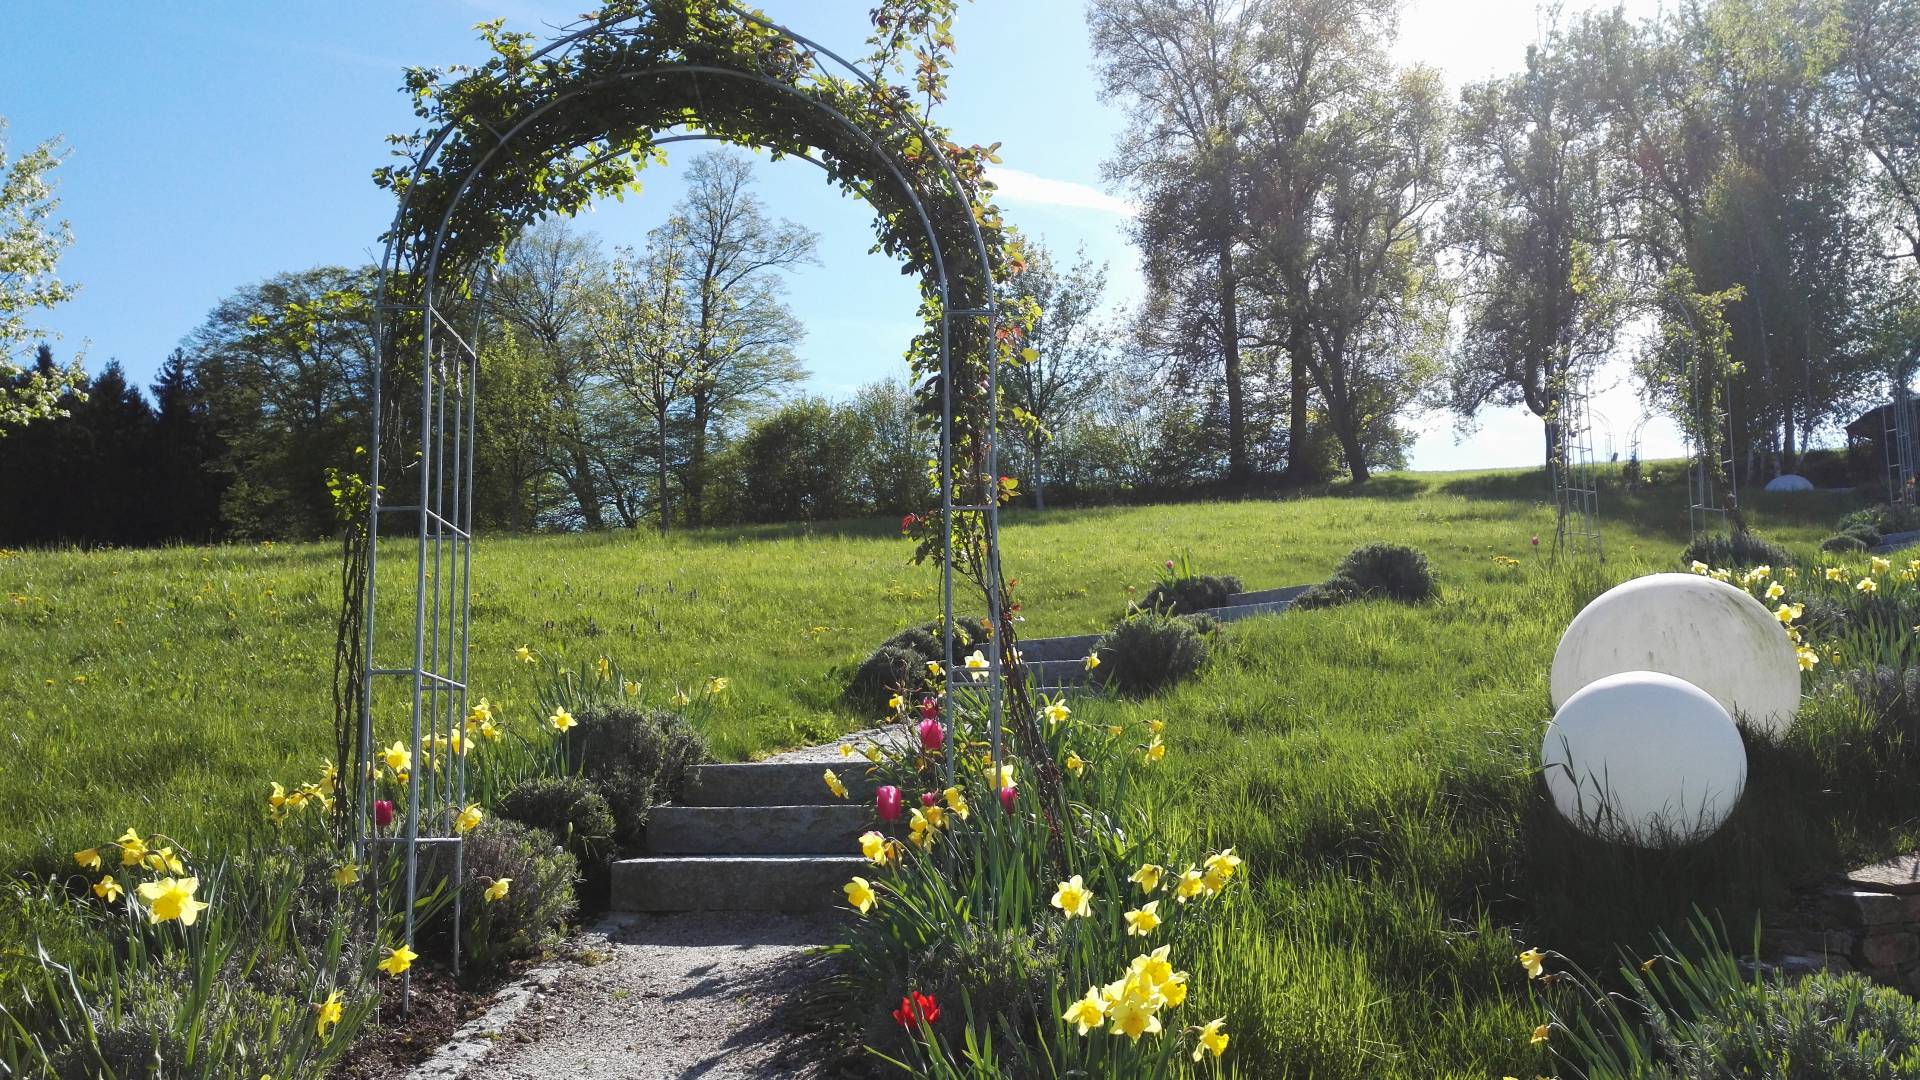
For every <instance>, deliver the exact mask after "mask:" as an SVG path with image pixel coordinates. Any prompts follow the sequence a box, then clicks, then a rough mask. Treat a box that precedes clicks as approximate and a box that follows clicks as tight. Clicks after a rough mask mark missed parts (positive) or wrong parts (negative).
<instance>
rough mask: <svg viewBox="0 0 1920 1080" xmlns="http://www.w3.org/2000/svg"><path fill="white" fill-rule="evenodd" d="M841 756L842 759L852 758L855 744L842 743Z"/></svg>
mask: <svg viewBox="0 0 1920 1080" xmlns="http://www.w3.org/2000/svg"><path fill="white" fill-rule="evenodd" d="M840 756H841V757H842V758H850V757H852V756H853V744H852V743H844V742H843V743H841V744H840Z"/></svg>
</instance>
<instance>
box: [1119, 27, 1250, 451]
mask: <svg viewBox="0 0 1920 1080" xmlns="http://www.w3.org/2000/svg"><path fill="white" fill-rule="evenodd" d="M1248 19H1249V15H1248V10H1247V9H1246V8H1245V7H1242V6H1241V5H1236V4H1233V3H1231V2H1229V0H1093V2H1092V3H1090V4H1089V5H1088V8H1087V28H1088V33H1089V38H1090V39H1091V42H1092V45H1093V50H1094V53H1095V55H1096V57H1097V58H1098V59H1097V63H1098V64H1099V69H1100V77H1101V88H1102V91H1103V94H1104V96H1106V97H1108V98H1111V99H1117V100H1119V101H1123V102H1125V103H1126V105H1127V111H1128V126H1127V130H1126V132H1125V133H1124V134H1123V135H1122V136H1121V140H1120V144H1119V145H1118V146H1117V147H1116V148H1115V150H1114V155H1113V157H1112V158H1110V159H1109V160H1108V161H1107V163H1106V166H1105V171H1106V174H1107V175H1108V177H1109V178H1111V179H1113V180H1115V181H1117V182H1119V183H1122V184H1125V185H1126V186H1128V187H1130V188H1131V189H1133V190H1134V192H1135V193H1136V194H1137V195H1138V196H1139V197H1140V201H1141V203H1142V205H1143V211H1142V213H1141V215H1140V216H1139V218H1137V219H1136V221H1135V223H1134V236H1135V243H1136V244H1137V245H1138V246H1139V247H1140V249H1141V252H1142V256H1143V260H1142V261H1143V263H1144V264H1145V266H1144V269H1145V270H1146V276H1147V283H1148V288H1149V290H1150V291H1151V292H1152V293H1153V294H1156V295H1159V296H1162V297H1166V298H1169V300H1168V302H1165V303H1162V304H1161V305H1160V306H1159V308H1158V309H1157V310H1161V311H1165V312H1167V313H1169V314H1175V315H1178V314H1180V313H1184V312H1186V311H1190V310H1194V309H1204V310H1206V311H1207V312H1208V313H1209V315H1210V316H1211V317H1210V318H1209V319H1208V320H1207V322H1208V323H1209V324H1210V325H1208V326H1207V329H1208V331H1209V333H1208V335H1207V336H1206V337H1205V338H1204V339H1190V344H1189V348H1188V349H1186V350H1183V351H1182V353H1180V354H1175V355H1177V356H1182V357H1183V358H1185V359H1189V360H1195V361H1200V362H1206V363H1210V364H1211V365H1213V366H1216V367H1217V369H1218V370H1219V371H1220V372H1221V376H1222V381H1223V383H1224V388H1225V397H1226V414H1227V415H1226V421H1227V424H1226V427H1227V476H1228V480H1229V482H1230V483H1232V484H1235V485H1244V484H1246V483H1247V482H1248V481H1249V480H1250V479H1251V478H1252V460H1251V459H1252V455H1251V450H1250V444H1251V440H1250V438H1249V432H1248V426H1247V402H1246V386H1245V378H1244V371H1243V365H1242V358H1241V346H1242V337H1243V327H1242V319H1241V311H1240V304H1241V293H1242V281H1241V270H1240V266H1239V260H1240V258H1241V256H1242V253H1243V250H1244V247H1245V244H1246V241H1247V235H1248V226H1247V223H1246V220H1245V217H1244V213H1243V208H1242V205H1241V204H1242V199H1241V177H1242V167H1243V163H1242V160H1241V159H1242V147H1241V145H1240V140H1241V138H1242V134H1243V129H1244V123H1245V117H1244V108H1245V105H1244V102H1245V96H1246V90H1247V88H1248V86H1249V83H1248V80H1247V78H1246V74H1247V71H1246V64H1247V52H1248V48H1249V30H1248V26H1247V21H1248Z"/></svg>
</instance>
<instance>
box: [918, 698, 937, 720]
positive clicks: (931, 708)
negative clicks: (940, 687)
mask: <svg viewBox="0 0 1920 1080" xmlns="http://www.w3.org/2000/svg"><path fill="white" fill-rule="evenodd" d="M920 715H921V716H923V717H925V718H927V719H928V720H931V719H933V718H934V717H936V716H939V715H940V699H939V698H936V697H934V696H933V695H932V694H928V695H927V696H926V697H923V698H921V699H920Z"/></svg>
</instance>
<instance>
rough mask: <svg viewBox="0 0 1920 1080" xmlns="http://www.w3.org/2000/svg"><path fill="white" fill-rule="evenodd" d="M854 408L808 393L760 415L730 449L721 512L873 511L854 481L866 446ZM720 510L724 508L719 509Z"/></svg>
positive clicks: (806, 515)
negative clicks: (808, 394)
mask: <svg viewBox="0 0 1920 1080" xmlns="http://www.w3.org/2000/svg"><path fill="white" fill-rule="evenodd" d="M861 434H862V433H861V429H860V425H859V423H858V422H857V420H856V418H855V416H854V414H853V412H852V411H851V410H850V409H847V408H846V407H844V406H836V405H834V404H833V403H831V402H829V401H827V400H825V399H824V398H818V397H801V398H797V399H795V400H793V401H788V402H786V403H784V404H782V405H781V406H780V407H779V408H778V409H775V410H773V411H772V412H770V413H768V414H766V415H765V416H761V417H758V418H756V419H754V420H753V421H751V422H750V423H749V424H748V425H747V430H746V433H745V434H744V435H742V436H741V437H740V438H739V439H738V440H737V441H736V442H735V443H734V444H733V445H731V446H729V447H728V448H727V450H726V452H725V454H724V460H723V463H722V467H721V468H719V469H718V470H717V472H718V474H719V475H720V476H722V477H726V478H730V480H731V482H730V483H727V484H725V485H724V487H725V488H727V489H730V490H729V491H728V492H727V494H728V496H729V497H728V498H727V500H726V503H728V504H730V505H721V506H716V507H714V508H711V510H710V512H712V513H713V516H715V517H718V518H730V519H731V520H734V521H743V522H753V523H759V522H774V521H828V520H832V519H835V518H847V517H853V516H855V515H857V514H860V513H862V512H865V511H867V510H870V509H871V508H872V507H871V504H868V503H865V502H864V501H863V500H862V499H861V498H860V492H859V489H858V488H857V487H856V486H855V485H853V484H850V483H849V482H848V480H849V478H850V477H851V476H853V475H854V473H855V471H856V469H857V467H858V465H859V462H860V457H861V455H862V452H863V451H864V450H865V449H866V447H865V446H863V445H862V439H861ZM716 511H717V512H716Z"/></svg>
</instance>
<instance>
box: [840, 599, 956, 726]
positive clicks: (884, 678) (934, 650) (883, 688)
mask: <svg viewBox="0 0 1920 1080" xmlns="http://www.w3.org/2000/svg"><path fill="white" fill-rule="evenodd" d="M943 638H944V635H943V634H942V633H941V624H940V620H938V619H936V620H934V621H933V622H928V623H921V624H920V625H919V626H909V627H907V628H906V629H905V630H902V631H900V632H899V633H897V634H895V635H893V636H892V637H890V638H888V639H887V640H885V641H883V642H881V643H880V647H879V648H877V649H875V650H873V654H872V655H870V656H868V657H867V658H866V659H865V660H862V661H861V662H860V666H859V667H857V668H855V669H854V670H853V677H852V678H851V679H849V680H848V681H847V688H846V690H845V691H843V692H842V693H841V695H840V696H841V699H842V700H843V701H845V702H846V703H847V704H848V705H850V706H852V707H853V708H855V709H857V710H859V711H861V712H871V711H875V710H879V709H884V708H886V707H887V700H888V699H889V698H891V697H893V695H895V694H901V693H905V692H907V691H909V690H911V689H913V688H914V687H916V686H918V685H920V677H921V675H922V674H924V673H925V671H926V669H927V664H928V663H941V664H944V663H946V654H947V647H946V642H945V640H944V639H943ZM990 640H992V631H991V630H989V628H988V627H987V621H986V620H985V619H974V618H965V619H955V620H954V623H953V649H954V653H955V654H956V656H965V655H966V654H967V653H969V652H972V651H973V650H974V649H978V648H983V647H984V646H985V645H986V644H987V642H989V641H990Z"/></svg>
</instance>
